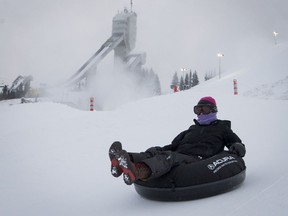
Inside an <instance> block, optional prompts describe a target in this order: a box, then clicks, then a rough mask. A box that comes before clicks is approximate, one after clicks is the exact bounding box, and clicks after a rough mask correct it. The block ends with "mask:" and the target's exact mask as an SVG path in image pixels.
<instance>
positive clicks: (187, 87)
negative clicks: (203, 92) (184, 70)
mask: <svg viewBox="0 0 288 216" xmlns="http://www.w3.org/2000/svg"><path fill="white" fill-rule="evenodd" d="M184 89H185V90H186V89H189V76H188V74H186V75H185V80H184Z"/></svg>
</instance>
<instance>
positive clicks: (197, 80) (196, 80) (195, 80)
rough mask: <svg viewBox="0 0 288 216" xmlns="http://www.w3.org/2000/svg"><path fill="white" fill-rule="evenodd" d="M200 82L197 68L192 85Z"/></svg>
mask: <svg viewBox="0 0 288 216" xmlns="http://www.w3.org/2000/svg"><path fill="white" fill-rule="evenodd" d="M198 84H199V79H198V75H197V71H196V70H195V72H194V73H193V75H192V87H194V86H196V85H198Z"/></svg>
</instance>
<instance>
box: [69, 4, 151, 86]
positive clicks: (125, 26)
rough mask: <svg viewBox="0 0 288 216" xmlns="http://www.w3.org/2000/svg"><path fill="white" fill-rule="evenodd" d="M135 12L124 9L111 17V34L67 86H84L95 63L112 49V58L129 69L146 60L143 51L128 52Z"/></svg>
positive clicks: (92, 72)
mask: <svg viewBox="0 0 288 216" xmlns="http://www.w3.org/2000/svg"><path fill="white" fill-rule="evenodd" d="M136 20H137V14H136V13H135V12H133V11H128V10H127V9H124V11H123V12H121V13H118V14H117V15H115V16H114V17H113V23H112V36H111V37H110V38H109V39H108V40H107V41H106V42H105V43H104V44H103V45H102V46H101V47H100V49H99V50H97V52H95V54H93V55H92V56H91V57H90V58H89V59H88V60H87V61H86V62H85V63H84V64H83V65H82V66H81V67H80V68H79V69H78V70H77V71H76V73H74V74H73V75H72V76H71V77H70V78H69V79H68V80H67V81H66V82H65V86H66V87H69V88H79V87H80V86H86V85H87V82H88V81H89V79H90V78H91V75H93V74H95V73H96V70H97V65H98V64H99V63H100V62H101V61H102V59H104V58H105V57H106V56H107V55H108V54H109V53H110V52H111V51H112V50H114V60H115V59H120V60H121V61H122V62H123V63H124V65H126V67H127V68H128V69H129V70H132V71H134V70H137V69H139V68H141V67H142V65H143V64H145V62H146V55H145V53H140V54H130V52H131V51H132V50H133V49H134V47H135V42H136Z"/></svg>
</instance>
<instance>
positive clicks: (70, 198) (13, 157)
mask: <svg viewBox="0 0 288 216" xmlns="http://www.w3.org/2000/svg"><path fill="white" fill-rule="evenodd" d="M286 68H287V67H286ZM259 71H260V70H255V74H251V73H248V72H246V71H239V72H235V73H231V74H224V75H223V78H222V79H221V80H219V79H217V78H215V79H214V80H210V81H207V82H205V83H202V84H201V85H199V86H197V87H195V88H193V89H192V90H189V91H185V92H179V93H177V94H168V95H163V96H158V97H153V98H149V99H145V100H141V101H136V102H132V103H129V104H125V105H123V106H121V107H119V108H118V109H117V110H114V111H103V112H97V111H95V112H89V111H80V110H76V109H74V108H71V107H69V106H67V105H63V104H57V103H53V102H47V101H46V102H45V101H43V102H39V103H30V104H20V101H15V100H14V101H2V102H0V113H1V115H0V119H1V122H2V124H1V126H0V134H1V135H0V173H1V178H0V215H1V216H2V215H3V216H23V215H25V216H26V215H27V216H28V215H29V216H36V215H37V216H39V215H41V216H46V215H47V216H51V215H53V216H63V215H69V216H72V215H75V216H80V215H81V216H90V215H116V214H117V215H137V216H140V215H148V214H149V215H150V214H152V215H159V216H167V215H175V213H177V214H179V215H207V216H208V215H209V216H210V215H221V216H223V215H262V216H263V215H286V214H287V212H288V186H287V181H288V168H287V166H286V163H287V159H286V158H287V151H288V146H287V144H286V143H287V128H286V125H287V122H288V116H287V114H286V112H287V108H288V101H287V100H277V99H278V98H279V97H277V98H273V99H274V100H263V99H260V98H257V97H250V96H249V97H248V96H245V95H246V93H245V92H249V91H251V90H252V89H253V88H256V87H258V84H259V86H261V85H263V84H268V85H269V84H273V83H274V84H275V82H274V80H281V77H283V79H284V78H285V76H283V74H281V73H279V74H278V73H277V71H278V70H277V71H276V72H275V74H278V77H275V78H274V80H273V82H272V81H271V79H270V78H269V79H268V78H267V76H264V75H263V74H262V73H260V72H259ZM256 72H257V74H258V75H257V74H256ZM261 74H262V75H261ZM256 75H257V76H256ZM254 76H256V77H259V79H260V80H257V82H256V81H255V80H254V81H255V83H257V85H254V87H253V85H252V83H253V80H251V79H254ZM268 77H269V76H268ZM235 78H236V79H237V80H239V84H238V85H239V95H233V79H235ZM283 82H286V81H285V80H283ZM244 83H246V84H244ZM278 85H280V84H279V83H278ZM281 85H282V84H281ZM283 86H284V85H283ZM206 95H211V96H213V97H215V98H216V100H217V102H218V109H219V113H218V117H219V118H220V119H230V120H231V121H232V128H233V130H234V131H235V132H236V133H237V134H238V135H239V136H240V138H241V139H242V140H243V143H245V144H246V146H247V155H246V157H245V161H246V165H247V178H246V180H245V182H244V184H243V185H242V186H241V187H240V188H239V189H237V190H235V191H232V192H229V193H226V194H222V195H219V196H215V197H210V198H206V199H201V200H194V201H187V202H177V203H165V202H155V201H150V200H146V199H143V198H141V197H140V196H139V195H138V194H136V192H135V191H134V188H133V186H127V185H125V184H124V183H123V180H122V179H121V178H119V179H116V178H113V177H112V176H111V174H110V163H109V159H108V154H107V153H108V148H109V146H110V144H111V143H112V142H113V141H115V140H120V141H121V142H122V143H123V145H124V148H125V149H127V150H128V151H141V150H145V149H146V148H148V147H150V146H154V145H165V144H169V143H170V142H171V140H172V139H173V138H174V137H175V136H176V135H177V134H178V133H179V132H181V131H182V130H184V129H186V128H188V127H189V126H190V124H192V120H193V118H194V117H195V115H194V114H193V106H194V105H195V104H196V103H197V101H198V100H199V98H200V97H202V96H206Z"/></svg>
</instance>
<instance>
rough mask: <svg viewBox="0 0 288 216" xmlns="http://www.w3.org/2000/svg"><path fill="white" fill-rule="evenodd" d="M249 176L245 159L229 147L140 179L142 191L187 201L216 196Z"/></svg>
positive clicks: (153, 196) (161, 198)
mask: <svg viewBox="0 0 288 216" xmlns="http://www.w3.org/2000/svg"><path fill="white" fill-rule="evenodd" d="M245 177H246V166H245V162H244V160H243V159H242V158H241V157H238V156H236V155H234V154H231V153H229V152H227V151H224V152H221V153H220V154H217V155H215V156H213V157H211V158H208V159H205V160H201V161H199V162H196V163H190V164H182V165H180V166H178V167H176V168H174V169H172V170H171V171H170V172H169V173H168V174H166V175H164V176H161V177H160V178H157V179H152V180H149V181H136V182H135V184H134V186H135V190H136V191H137V193H138V194H139V195H141V196H142V197H145V198H147V199H152V200H159V201H184V200H193V199H200V198H204V197H209V196H214V195H217V194H221V193H224V192H228V191H231V190H233V189H235V188H237V187H238V186H239V185H240V184H241V183H242V182H243V181H244V180H245Z"/></svg>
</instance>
